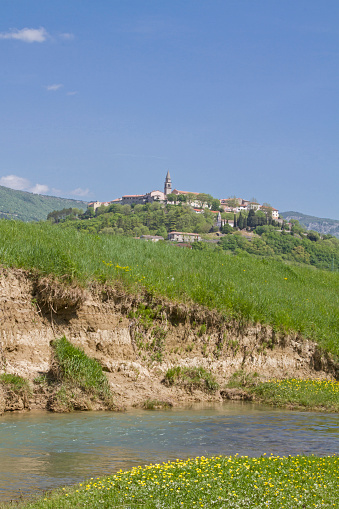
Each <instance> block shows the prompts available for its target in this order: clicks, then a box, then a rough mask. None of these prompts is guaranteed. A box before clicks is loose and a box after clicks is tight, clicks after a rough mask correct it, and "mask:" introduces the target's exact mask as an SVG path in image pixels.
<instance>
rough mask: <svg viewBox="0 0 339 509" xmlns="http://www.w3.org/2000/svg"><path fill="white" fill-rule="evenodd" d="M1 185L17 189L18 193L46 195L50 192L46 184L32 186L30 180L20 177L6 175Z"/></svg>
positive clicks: (0, 180) (2, 178) (1, 179)
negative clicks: (27, 192) (26, 192)
mask: <svg viewBox="0 0 339 509" xmlns="http://www.w3.org/2000/svg"><path fill="white" fill-rule="evenodd" d="M0 185H1V186H5V187H9V188H10V189H15V190H16V191H29V192H30V193H35V194H44V193H47V192H48V191H49V187H48V186H46V185H45V184H35V186H32V184H31V182H30V181H29V180H28V179H25V178H23V177H18V176H17V175H6V176H4V177H1V178H0Z"/></svg>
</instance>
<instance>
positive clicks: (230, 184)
mask: <svg viewBox="0 0 339 509" xmlns="http://www.w3.org/2000/svg"><path fill="white" fill-rule="evenodd" d="M338 30H339V2H338V1H337V0H326V1H323V0H319V1H315V0H297V1H296V0H284V1H283V2H282V1H281V0H206V1H202V0H166V1H165V0H96V1H95V2H94V1H93V0H67V1H64V0H58V1H57V2H46V0H30V1H29V2H27V1H26V0H1V6H0V65H1V80H0V97H1V123H0V185H6V186H8V187H14V188H16V189H24V190H31V191H33V192H40V193H42V194H53V195H57V196H63V197H73V198H79V197H80V198H83V199H85V200H88V201H90V200H94V199H97V200H100V201H105V200H112V199H114V198H117V197H119V196H121V195H123V194H134V193H145V192H148V191H151V190H153V189H160V190H162V189H163V182H164V177H165V175H166V172H167V170H169V171H170V173H171V177H172V182H173V186H174V187H176V188H178V189H181V190H187V191H196V192H206V193H210V194H212V195H213V196H215V197H217V198H227V197H229V196H234V195H235V196H239V197H243V198H246V199H250V198H253V197H255V198H256V199H257V200H258V201H259V202H261V203H262V202H269V203H271V204H272V205H273V206H274V207H276V208H278V209H279V210H281V211H286V210H297V211H300V212H304V213H307V214H313V215H317V216H321V217H332V218H337V219H338V218H339V200H338V189H339V185H338V184H339V183H338V160H339V157H338V155H339V154H338V153H339V143H338V140H339V115H338V113H339V112H338V103H339V87H338V68H339V67H338V62H339V58H338V57H339V37H338Z"/></svg>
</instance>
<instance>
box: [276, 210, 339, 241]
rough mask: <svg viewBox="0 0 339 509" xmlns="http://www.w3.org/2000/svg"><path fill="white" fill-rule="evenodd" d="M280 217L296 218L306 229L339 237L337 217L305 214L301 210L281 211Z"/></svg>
mask: <svg viewBox="0 0 339 509" xmlns="http://www.w3.org/2000/svg"><path fill="white" fill-rule="evenodd" d="M280 215H281V217H283V218H284V219H285V220H286V221H291V219H296V220H297V221H299V223H300V224H302V225H303V226H305V228H306V229H307V230H315V231H316V232H319V233H325V234H326V233H329V234H330V235H334V236H335V237H339V220H337V219H329V218H326V217H315V216H307V215H306V214H302V213H301V212H293V211H288V212H281V213H280Z"/></svg>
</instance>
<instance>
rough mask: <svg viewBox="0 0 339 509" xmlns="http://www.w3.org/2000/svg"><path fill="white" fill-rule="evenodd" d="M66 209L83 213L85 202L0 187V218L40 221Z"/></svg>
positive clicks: (85, 206)
mask: <svg viewBox="0 0 339 509" xmlns="http://www.w3.org/2000/svg"><path fill="white" fill-rule="evenodd" d="M68 207H73V208H78V209H82V210H84V211H85V210H86V208H87V202H85V201H82V200H68V199H66V198H57V197H56V196H43V195H40V194H33V193H28V192H26V191H15V190H14V189H9V188H8V187H3V186H0V218H4V219H20V220H21V221H41V220H45V219H46V218H47V214H48V213H49V212H51V211H53V210H60V209H63V208H68Z"/></svg>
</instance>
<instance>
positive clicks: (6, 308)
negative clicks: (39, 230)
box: [0, 268, 339, 413]
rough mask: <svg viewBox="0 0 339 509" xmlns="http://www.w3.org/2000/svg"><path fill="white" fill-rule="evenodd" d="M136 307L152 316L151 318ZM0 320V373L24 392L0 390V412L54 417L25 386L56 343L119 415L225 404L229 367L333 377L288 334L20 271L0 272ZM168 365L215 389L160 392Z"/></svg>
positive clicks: (45, 391)
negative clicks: (195, 369)
mask: <svg viewBox="0 0 339 509" xmlns="http://www.w3.org/2000/svg"><path fill="white" fill-rule="evenodd" d="M140 306H141V307H140ZM138 309H139V310H140V309H141V311H140V312H139V311H138ZM145 309H146V310H147V309H151V310H152V313H151V316H149V315H148V314H147V312H145ZM0 320H1V329H0V374H1V373H4V372H7V373H13V374H18V375H20V376H23V377H24V378H26V379H28V380H29V381H30V384H31V389H32V393H31V395H30V396H29V398H28V399H27V398H26V399H25V398H22V397H21V396H20V395H18V394H15V393H11V394H9V392H8V391H6V390H5V389H4V388H1V387H0V413H1V412H2V411H5V410H25V409H26V410H27V409H35V408H45V409H50V410H54V411H58V410H59V411H61V410H64V409H63V408H58V405H54V406H53V398H54V396H55V393H54V392H53V391H55V388H53V389H51V388H50V387H48V386H45V385H43V384H41V383H34V380H35V379H37V377H39V376H41V375H43V374H46V373H48V372H49V370H50V367H51V361H52V348H51V342H52V341H53V340H54V339H56V338H60V337H61V336H63V335H65V336H66V338H67V339H68V340H70V341H71V342H72V343H73V344H74V345H76V346H79V347H81V348H82V349H83V350H84V351H85V353H86V354H87V355H89V356H91V357H94V358H96V359H97V360H98V361H99V362H100V363H101V365H102V367H103V369H104V371H105V372H106V374H107V377H108V379H109V382H110V385H111V389H112V392H113V395H114V401H115V404H116V405H117V407H120V408H124V407H128V406H142V405H143V404H144V402H145V401H146V400H158V401H165V402H168V403H169V404H172V405H178V404H183V403H187V402H193V401H218V400H222V399H223V398H229V397H232V395H231V394H230V393H229V392H227V391H226V392H225V391H224V390H223V389H224V385H225V382H226V381H227V380H228V379H229V377H230V376H231V375H232V374H233V373H234V372H235V371H237V370H239V369H243V370H246V371H247V372H254V371H256V372H258V373H259V374H260V376H261V378H269V377H275V378H276V377H284V378H286V377H300V378H314V377H317V378H336V379H338V377H339V366H338V365H337V364H336V363H335V362H334V361H333V360H332V359H331V357H330V356H329V355H328V354H325V353H322V352H321V351H320V349H319V348H318V347H317V345H316V344H315V343H313V342H311V341H308V340H307V339H305V338H301V337H299V336H298V335H297V334H289V335H287V334H282V333H277V332H275V331H273V330H272V329H271V328H270V327H267V326H262V325H260V324H241V323H235V322H229V321H227V320H225V318H223V317H222V316H221V315H219V314H218V313H217V312H213V311H210V310H208V309H204V308H202V307H199V306H197V305H192V306H185V305H180V304H175V303H171V302H168V301H164V300H160V299H156V298H154V297H152V296H151V295H148V294H146V293H145V294H144V295H138V296H135V295H130V294H128V293H126V292H125V291H124V290H123V289H122V288H119V287H105V286H99V285H93V287H92V288H89V289H86V290H82V289H80V288H78V287H75V286H74V287H69V286H68V287H67V286H64V285H61V284H60V283H58V282H56V281H53V280H51V279H48V278H39V277H38V276H36V275H34V274H31V273H29V272H27V271H23V270H14V269H11V270H9V269H4V268H0ZM177 365H180V366H188V367H192V366H202V367H204V368H205V369H207V370H209V371H211V372H212V373H213V374H214V375H215V377H216V379H217V381H218V382H219V384H220V390H218V391H216V392H214V393H211V392H204V391H199V390H192V391H190V390H187V389H186V390H185V389H184V388H181V387H167V386H165V385H164V383H163V379H164V375H165V373H166V371H167V369H168V368H170V367H173V366H177ZM235 397H241V396H240V395H239V394H238V395H235ZM75 399H76V401H77V402H79V401H80V403H79V404H78V403H76V404H75V405H73V406H74V408H79V409H100V408H103V406H102V404H101V403H100V402H98V401H91V400H90V399H88V397H87V398H84V397H83V398H82V397H80V395H77V397H76V398H75ZM81 401H82V403H81ZM77 405H78V406H77Z"/></svg>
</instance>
